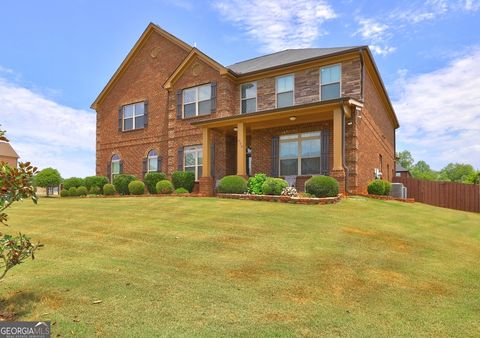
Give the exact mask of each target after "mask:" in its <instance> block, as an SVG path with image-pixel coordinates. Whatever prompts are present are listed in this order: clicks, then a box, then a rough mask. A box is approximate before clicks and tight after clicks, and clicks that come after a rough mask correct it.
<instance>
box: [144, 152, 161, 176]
mask: <svg viewBox="0 0 480 338" xmlns="http://www.w3.org/2000/svg"><path fill="white" fill-rule="evenodd" d="M150 152H151V150H150V151H149V152H148V154H147V173H156V172H159V171H160V170H159V168H158V155H156V156H150V155H149V154H150ZM155 152H156V150H155ZM153 159H154V160H155V161H156V162H157V170H156V171H153V170H150V160H153Z"/></svg>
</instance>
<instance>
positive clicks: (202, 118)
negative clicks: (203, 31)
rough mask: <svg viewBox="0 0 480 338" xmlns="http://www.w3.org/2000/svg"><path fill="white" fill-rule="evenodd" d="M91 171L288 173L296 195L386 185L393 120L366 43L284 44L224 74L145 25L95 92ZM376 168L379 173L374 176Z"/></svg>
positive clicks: (210, 180)
mask: <svg viewBox="0 0 480 338" xmlns="http://www.w3.org/2000/svg"><path fill="white" fill-rule="evenodd" d="M92 108H93V109H95V110H96V112H97V145H96V153H97V161H96V172H97V174H98V175H107V176H108V177H110V178H112V177H113V176H114V175H116V174H119V173H129V174H134V175H136V176H137V177H140V178H142V177H143V175H144V174H145V173H147V172H149V171H162V172H165V173H166V174H167V175H171V174H172V173H173V172H174V171H176V170H187V171H192V172H194V173H195V176H196V178H197V181H198V182H199V185H200V187H199V190H200V192H202V193H205V194H207V195H211V194H212V193H213V188H214V185H215V181H216V180H218V179H220V178H222V177H223V176H225V175H234V174H236V175H242V176H248V175H253V174H255V173H259V172H262V173H265V174H267V175H270V176H281V177H285V176H287V178H288V180H289V181H291V182H295V183H296V186H297V188H298V189H299V190H303V187H304V182H305V180H306V179H308V178H309V177H311V176H312V175H320V174H322V175H330V176H332V177H334V178H336V179H337V180H338V181H339V182H340V189H341V191H348V192H352V193H357V192H365V191H366V187H367V184H368V182H369V181H370V180H372V179H374V178H375V176H378V175H381V176H382V177H383V178H384V179H387V180H391V179H392V177H391V173H392V172H393V170H392V169H393V168H394V165H395V129H396V128H398V126H399V124H398V121H397V118H396V116H395V112H394V110H393V107H392V105H391V103H390V100H389V98H388V95H387V92H386V90H385V86H384V85H383V82H382V80H381V78H380V74H379V73H378V69H377V67H376V66H375V62H374V60H373V56H372V54H371V52H370V50H369V48H368V47H367V46H360V47H341V48H306V49H288V50H285V51H281V52H278V53H274V54H270V55H265V56H261V57H257V58H254V59H251V60H247V61H243V62H239V63H236V64H234V65H231V66H228V67H224V66H222V65H221V64H219V63H218V62H216V61H215V60H213V59H212V58H210V57H209V56H207V55H205V54H203V53H202V52H201V51H200V50H198V49H197V48H195V47H192V46H190V45H188V44H186V43H185V42H183V41H181V40H179V39H178V38H176V37H174V36H173V35H171V34H169V33H167V32H166V31H164V30H162V29H161V28H160V27H158V26H156V25H154V24H149V25H148V27H147V29H146V30H145V32H144V33H143V34H142V36H141V37H140V39H139V40H138V42H137V43H136V44H135V46H134V47H133V49H132V50H131V51H130V53H129V54H128V55H127V57H126V59H125V60H124V61H123V63H122V64H121V65H120V67H119V69H118V70H117V71H116V72H115V74H114V75H113V76H112V78H111V79H110V81H109V82H108V84H107V85H106V87H105V88H104V89H103V90H102V92H101V93H100V94H99V96H98V97H97V99H96V100H95V102H94V103H93V104H92ZM382 172H385V173H386V174H383V175H382V174H381V173H382Z"/></svg>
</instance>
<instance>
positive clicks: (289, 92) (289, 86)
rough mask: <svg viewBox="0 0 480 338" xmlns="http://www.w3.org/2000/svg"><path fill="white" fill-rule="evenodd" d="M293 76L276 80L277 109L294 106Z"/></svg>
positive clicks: (280, 77)
mask: <svg viewBox="0 0 480 338" xmlns="http://www.w3.org/2000/svg"><path fill="white" fill-rule="evenodd" d="M293 82H294V77H293V75H285V76H279V77H277V78H276V90H277V108H282V107H289V106H293V103H294V102H293V100H294V97H293V87H294V85H293Z"/></svg>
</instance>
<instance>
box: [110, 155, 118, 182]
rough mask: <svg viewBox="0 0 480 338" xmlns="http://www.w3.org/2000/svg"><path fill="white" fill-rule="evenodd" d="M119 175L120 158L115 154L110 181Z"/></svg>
mask: <svg viewBox="0 0 480 338" xmlns="http://www.w3.org/2000/svg"><path fill="white" fill-rule="evenodd" d="M118 174H120V156H118V155H117V154H115V155H113V156H112V162H111V173H110V175H111V177H110V179H111V180H110V181H111V182H112V181H113V179H114V178H115V176H116V175H118Z"/></svg>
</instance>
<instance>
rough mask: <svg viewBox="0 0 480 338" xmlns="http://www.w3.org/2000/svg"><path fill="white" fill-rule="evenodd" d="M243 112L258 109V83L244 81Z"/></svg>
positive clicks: (242, 90)
mask: <svg viewBox="0 0 480 338" xmlns="http://www.w3.org/2000/svg"><path fill="white" fill-rule="evenodd" d="M241 95H242V114H245V113H253V112H255V111H257V83H256V82H251V83H244V84H242V86H241Z"/></svg>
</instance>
